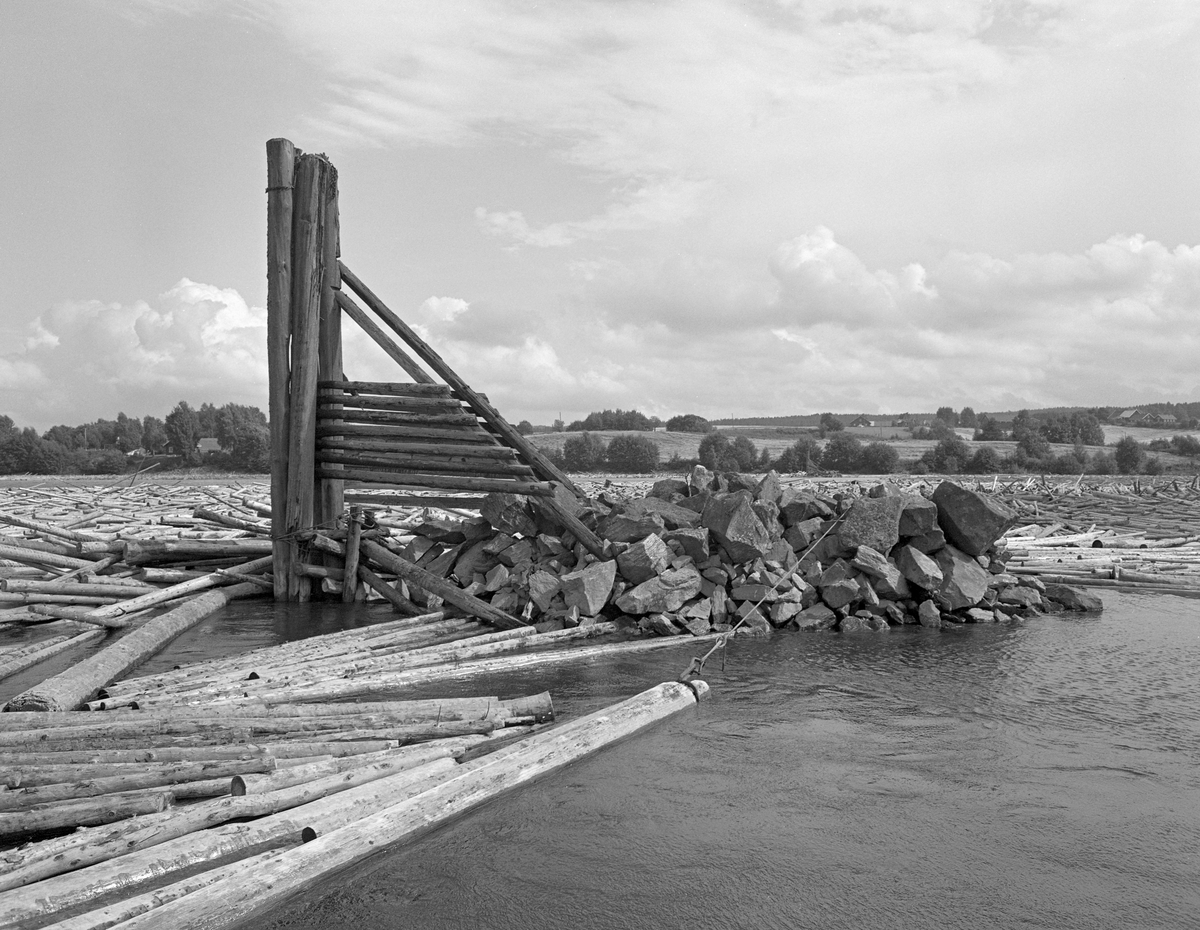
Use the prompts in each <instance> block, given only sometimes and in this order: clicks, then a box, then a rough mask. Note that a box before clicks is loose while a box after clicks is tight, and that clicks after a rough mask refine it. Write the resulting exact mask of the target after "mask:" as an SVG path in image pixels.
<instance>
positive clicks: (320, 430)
mask: <svg viewBox="0 0 1200 930" xmlns="http://www.w3.org/2000/svg"><path fill="white" fill-rule="evenodd" d="M324 436H379V437H385V438H391V437H397V438H406V439H429V440H434V439H448V440H451V441H453V442H471V443H479V444H480V445H481V446H492V447H498V446H499V444H498V443H497V442H496V437H495V436H493V435H492V434H491V433H489V432H486V431H485V430H473V429H456V428H449V427H447V428H439V427H435V426H404V425H401V424H395V425H387V424H382V423H381V424H374V423H344V422H342V423H333V422H330V421H325V422H323V423H321V422H318V423H317V437H318V438H321V437H324ZM501 448H503V447H501Z"/></svg>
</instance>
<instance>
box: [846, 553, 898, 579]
mask: <svg viewBox="0 0 1200 930" xmlns="http://www.w3.org/2000/svg"><path fill="white" fill-rule="evenodd" d="M850 564H851V565H853V566H854V567H855V568H857V569H858V570H859V571H860V572H862V573H863V574H864V575H870V576H871V577H872V578H885V577H887V576H888V575H889V574H891V573H892V572H894V571H895V570H896V567H895V566H894V565H892V564H890V563H889V562H888V560H887V557H886V556H885V555H884V554H883V553H882V552H878V551H876V550H875V549H872V548H871V547H870V546H859V547H858V551H857V552H856V553H855V554H854V558H853V559H852V560H851V562H850Z"/></svg>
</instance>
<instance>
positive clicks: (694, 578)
mask: <svg viewBox="0 0 1200 930" xmlns="http://www.w3.org/2000/svg"><path fill="white" fill-rule="evenodd" d="M718 590H719V589H718ZM699 593H700V573H699V572H698V571H696V569H695V568H693V567H692V566H688V567H686V568H672V569H668V570H667V571H665V572H663V573H662V574H661V575H658V576H657V577H655V578H651V579H650V580H649V581H643V582H642V583H641V584H639V585H637V586H636V587H633V588H630V589H629V590H627V591H625V592H624V593H622V594H621V596H620V597H618V598H617V607H619V608H620V609H621V610H623V611H624V612H625V613H627V614H634V615H641V614H650V613H667V612H670V611H672V610H678V609H679V608H680V607H682V606H683V605H684V604H685V603H686V602H687V601H689V600H690V599H691V598H693V597H695V596H696V595H697V594H699Z"/></svg>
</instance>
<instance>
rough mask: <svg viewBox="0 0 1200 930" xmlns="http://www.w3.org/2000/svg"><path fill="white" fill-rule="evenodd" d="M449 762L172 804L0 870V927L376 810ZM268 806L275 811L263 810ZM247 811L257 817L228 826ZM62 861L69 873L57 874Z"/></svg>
mask: <svg viewBox="0 0 1200 930" xmlns="http://www.w3.org/2000/svg"><path fill="white" fill-rule="evenodd" d="M456 767H457V766H456V764H455V763H454V762H452V761H450V760H448V759H439V760H436V761H434V762H430V763H428V764H426V765H424V766H420V767H418V768H415V769H410V770H407V771H402V772H399V773H396V774H394V775H391V776H389V777H385V778H378V779H375V780H374V781H370V782H367V783H365V784H360V785H358V786H356V787H348V788H347V789H346V790H342V791H338V792H337V793H334V794H332V795H331V794H330V791H329V789H330V788H331V787H336V786H337V785H340V784H344V782H345V775H344V774H343V775H337V776H333V777H332V778H331V779H323V780H322V781H328V782H329V784H327V785H320V786H317V787H315V788H314V784H313V783H309V784H307V785H299V786H296V787H293V788H283V789H280V790H278V791H273V792H270V793H268V794H261V795H247V796H245V797H240V798H238V797H228V798H220V799H218V800H216V801H201V802H199V803H198V804H193V805H189V806H188V807H183V808H176V809H173V810H172V811H170V812H169V814H168V815H167V816H165V817H163V816H156V817H153V818H147V822H146V823H145V824H142V823H139V822H138V821H133V822H132V823H130V824H123V825H121V827H119V828H115V829H112V830H105V831H103V833H102V834H101V835H100V836H98V837H96V842H95V843H93V844H91V845H89V846H83V847H80V848H79V849H77V850H75V851H74V852H73V853H72V854H71V856H70V857H69V858H70V863H71V864H70V865H69V866H64V863H63V862H62V861H60V860H61V859H64V858H66V857H57V859H54V860H49V861H46V860H38V861H36V862H32V863H30V864H29V865H28V866H23V867H21V868H19V869H16V870H14V871H13V872H11V873H8V874H3V875H0V888H6V889H11V890H6V891H4V892H3V893H0V926H12V925H19V924H20V923H21V922H22V921H30V922H33V921H42V922H44V921H46V920H47V919H51V918H52V917H53V915H56V914H58V913H61V912H62V911H64V910H66V909H68V908H78V907H79V906H80V905H84V904H87V903H88V902H90V901H95V900H97V899H98V898H100V897H102V896H104V895H107V894H110V893H112V892H115V891H119V890H123V889H132V888H136V887H137V886H138V885H140V884H142V883H144V882H146V881H149V880H152V879H156V878H160V877H162V876H167V875H174V874H178V873H180V872H182V871H183V870H184V869H189V868H192V867H193V866H196V865H199V864H201V863H204V862H212V861H214V860H216V859H220V858H222V857H225V856H230V855H235V854H237V853H239V852H257V851H259V850H261V849H262V848H263V847H264V846H270V845H277V844H280V843H290V842H294V841H295V840H296V839H298V838H299V836H300V833H301V832H302V831H303V830H304V829H305V827H310V828H312V829H316V830H318V831H320V832H327V831H331V830H334V829H336V828H337V827H340V826H343V825H345V824H347V823H351V822H353V821H355V820H358V819H360V818H362V817H363V816H364V815H365V814H366V813H368V812H369V811H371V810H375V809H378V807H379V805H380V804H381V803H388V802H389V800H394V799H395V798H396V797H406V796H408V795H409V794H413V793H418V792H422V791H424V790H426V789H427V788H428V787H430V786H431V785H432V784H434V783H436V782H438V781H441V780H443V779H445V778H446V777H447V776H448V775H449V774H450V773H452V772H454V770H455V769H456ZM272 810H274V811H276V812H275V813H270V812H271V811H272ZM263 815H266V816H263ZM247 816H249V817H253V816H259V817H260V818H261V819H259V820H255V821H253V822H252V823H247V824H228V821H229V820H232V819H234V818H238V817H247ZM222 824H228V825H225V826H222ZM199 831H202V832H199ZM81 866H82V867H81ZM64 867H66V868H74V869H76V871H72V872H69V873H67V874H63V869H64ZM39 879H40V881H39ZM30 882H36V884H29V883H30ZM150 916H152V915H150ZM157 926H159V927H164V926H171V924H170V923H169V922H168V923H165V924H164V923H160V924H158V925H157Z"/></svg>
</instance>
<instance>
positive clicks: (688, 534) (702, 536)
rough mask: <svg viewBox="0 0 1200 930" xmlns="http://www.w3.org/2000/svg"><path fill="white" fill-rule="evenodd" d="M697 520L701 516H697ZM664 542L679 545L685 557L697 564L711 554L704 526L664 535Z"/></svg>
mask: <svg viewBox="0 0 1200 930" xmlns="http://www.w3.org/2000/svg"><path fill="white" fill-rule="evenodd" d="M696 517H697V519H699V517H700V515H699V514H696ZM662 538H663V542H666V543H671V542H677V543H679V546H680V548H681V549H682V550H683V554H684V555H690V556H691V557H692V559H693V560H694V561H695V562H697V563H700V562H703V561H704V560H705V559H707V558H708V557H709V555H710V554H711V553H710V552H709V548H708V530H707V529H705V528H704V527H702V526H697V527H684V528H683V529H679V530H671V531H670V532H668V533H664V534H663V537H662Z"/></svg>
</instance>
